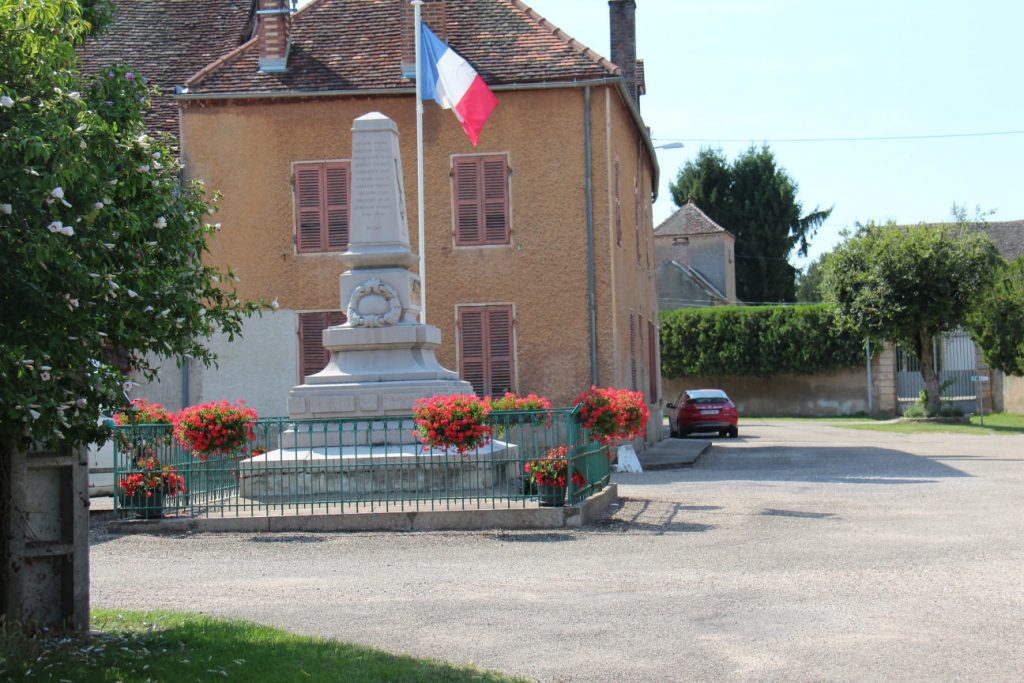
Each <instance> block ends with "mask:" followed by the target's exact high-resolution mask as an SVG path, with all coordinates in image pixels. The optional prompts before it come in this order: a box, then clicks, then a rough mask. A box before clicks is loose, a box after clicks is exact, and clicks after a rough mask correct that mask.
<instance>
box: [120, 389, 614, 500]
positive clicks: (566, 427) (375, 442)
mask: <svg viewBox="0 0 1024 683" xmlns="http://www.w3.org/2000/svg"><path fill="white" fill-rule="evenodd" d="M489 425H490V427H491V430H492V437H491V440H490V442H489V443H488V444H486V445H483V446H481V447H479V448H477V449H475V450H473V451H470V452H468V453H465V454H464V455H460V454H459V453H458V452H456V450H455V449H454V448H453V449H450V450H441V449H437V448H432V449H431V448H425V447H424V446H423V445H422V444H421V443H420V442H419V440H418V439H417V438H416V437H415V435H414V424H413V420H412V417H411V416H409V417H375V418H370V419H368V418H345V419H329V420H292V419H289V418H261V419H259V420H257V421H256V423H255V425H254V430H253V438H252V439H249V440H247V442H246V443H245V444H244V445H243V446H242V447H241V448H240V449H238V450H237V451H236V452H233V453H229V454H218V455H211V456H208V457H206V458H205V459H201V458H198V457H195V456H193V454H191V453H189V452H188V451H187V450H186V449H185V448H183V447H182V446H181V445H180V444H178V443H176V442H175V440H174V438H173V436H172V430H171V427H170V426H168V425H142V426H127V427H116V428H115V435H114V437H115V438H114V478H115V482H116V484H115V501H114V509H115V512H116V513H118V514H121V515H123V516H137V517H159V516H162V515H166V516H189V517H192V516H195V517H198V516H213V517H227V516H256V515H273V514H332V513H333V514H346V513H358V512H365V511H371V512H372V511H389V510H422V509H430V510H435V509H441V510H449V509H497V508H511V507H517V506H518V507H527V506H531V505H534V504H537V503H538V500H539V499H538V491H537V487H536V485H533V484H531V482H530V480H529V475H528V474H527V472H526V468H525V465H526V464H527V463H528V462H529V461H531V460H534V459H538V458H541V457H542V456H544V454H545V453H547V452H548V451H549V450H550V449H552V448H556V447H559V446H566V447H567V454H568V457H567V460H568V467H567V470H568V472H569V473H570V474H571V473H572V472H577V473H579V474H580V475H582V477H583V480H584V482H585V483H577V482H574V481H572V480H571V477H567V482H566V484H567V485H566V490H565V502H566V504H568V505H575V504H577V503H579V502H580V501H582V500H584V499H585V498H587V497H588V496H590V495H592V494H594V493H595V492H597V491H599V490H601V489H602V488H604V487H605V486H606V485H607V484H608V482H609V478H610V468H609V458H608V449H607V447H606V446H605V445H604V444H601V443H599V442H598V441H596V440H595V439H594V438H593V437H592V436H591V435H590V434H589V433H588V432H587V430H585V429H583V428H582V426H581V425H580V424H579V421H578V419H577V415H576V412H575V410H573V409H553V410H544V411H521V412H494V413H491V415H490V416H489ZM132 477H134V478H135V481H136V483H137V482H138V481H140V477H141V479H143V480H148V482H149V485H148V488H149V491H148V492H139V493H136V494H135V495H134V496H129V495H127V493H126V492H125V490H124V485H123V484H121V482H124V481H126V480H128V479H130V478H132ZM178 478H180V481H181V484H182V485H181V486H180V487H179V486H169V485H167V484H165V483H164V482H166V481H168V479H173V480H177V479H178ZM174 489H178V490H176V491H174V493H173V494H172V493H171V491H172V490H174Z"/></svg>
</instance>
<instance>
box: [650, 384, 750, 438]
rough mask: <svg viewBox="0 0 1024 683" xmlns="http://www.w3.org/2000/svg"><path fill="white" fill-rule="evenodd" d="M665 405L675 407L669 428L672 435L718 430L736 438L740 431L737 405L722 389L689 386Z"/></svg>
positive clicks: (674, 436) (719, 433)
mask: <svg viewBox="0 0 1024 683" xmlns="http://www.w3.org/2000/svg"><path fill="white" fill-rule="evenodd" d="M666 407H667V408H669V409H670V410H672V413H671V414H670V415H669V418H668V429H669V434H670V436H672V437H673V438H678V437H681V436H687V435H688V434H691V433H693V432H718V435H719V436H726V435H728V436H730V437H732V438H736V437H737V436H738V435H739V433H740V428H739V422H740V417H739V414H738V413H737V412H736V406H735V404H733V402H732V401H731V400H729V397H728V396H726V394H725V392H724V391H722V390H721V389H690V390H688V391H684V392H683V393H682V394H681V395H680V396H679V399H678V400H677V401H676V402H675V403H669V404H668V405H667V406H666Z"/></svg>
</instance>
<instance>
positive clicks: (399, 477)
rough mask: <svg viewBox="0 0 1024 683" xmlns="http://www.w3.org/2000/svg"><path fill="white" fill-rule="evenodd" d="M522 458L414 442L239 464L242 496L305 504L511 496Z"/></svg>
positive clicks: (283, 454)
mask: <svg viewBox="0 0 1024 683" xmlns="http://www.w3.org/2000/svg"><path fill="white" fill-rule="evenodd" d="M517 457H518V447H517V446H515V445H514V444H508V443H504V442H501V441H492V442H490V443H489V444H488V445H487V446H485V447H484V448H481V449H480V450H479V451H476V452H473V453H470V454H467V455H466V456H465V457H462V456H460V455H458V454H457V453H455V452H452V453H443V452H442V453H438V452H436V451H423V450H422V447H421V446H418V445H415V444H407V445H405V446H394V445H377V446H341V447H338V446H334V447H322V448H281V449H277V450H274V451H270V452H268V453H264V454H262V455H257V456H254V457H252V458H247V459H245V460H242V461H240V462H239V463H238V492H239V496H241V497H243V498H248V499H250V500H256V501H260V502H301V503H344V502H345V501H347V500H360V501H366V500H408V499H419V498H449V497H456V498H466V497H470V498H471V497H474V496H487V497H492V496H494V495H496V494H497V495H502V493H503V492H504V493H505V495H511V494H517V493H520V492H521V487H522V469H521V464H520V463H519V461H518V459H517Z"/></svg>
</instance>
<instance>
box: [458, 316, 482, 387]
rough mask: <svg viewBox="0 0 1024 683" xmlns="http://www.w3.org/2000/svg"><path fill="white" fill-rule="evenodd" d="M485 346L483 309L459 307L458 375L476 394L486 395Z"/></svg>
mask: <svg viewBox="0 0 1024 683" xmlns="http://www.w3.org/2000/svg"><path fill="white" fill-rule="evenodd" d="M485 348H486V347H485V345H484V309H482V308H468V307H465V308H459V375H460V376H461V377H462V379H464V380H465V381H467V382H469V383H470V384H472V385H473V391H475V392H476V393H477V395H478V396H485V395H486V392H485V390H486V386H485V384H486V377H485V375H484V368H485V367H486V358H485V356H486V351H485Z"/></svg>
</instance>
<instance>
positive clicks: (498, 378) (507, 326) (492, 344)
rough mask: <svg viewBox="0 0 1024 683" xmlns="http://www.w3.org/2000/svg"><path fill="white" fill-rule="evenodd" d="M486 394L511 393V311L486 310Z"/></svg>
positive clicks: (498, 308)
mask: <svg viewBox="0 0 1024 683" xmlns="http://www.w3.org/2000/svg"><path fill="white" fill-rule="evenodd" d="M487 352H488V353H487V356H488V358H487V360H488V363H487V375H488V378H487V379H488V380H489V381H488V382H487V385H488V386H487V390H488V391H487V393H488V394H490V395H491V396H503V395H504V394H505V392H506V391H512V375H513V373H512V362H513V354H512V309H511V308H510V307H508V306H495V307H491V308H488V309H487Z"/></svg>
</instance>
